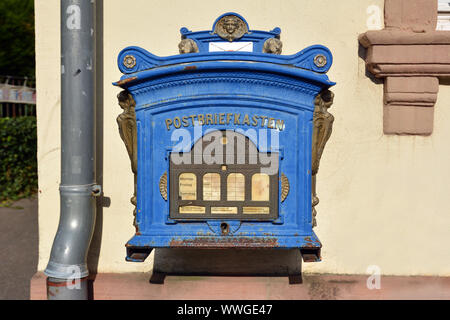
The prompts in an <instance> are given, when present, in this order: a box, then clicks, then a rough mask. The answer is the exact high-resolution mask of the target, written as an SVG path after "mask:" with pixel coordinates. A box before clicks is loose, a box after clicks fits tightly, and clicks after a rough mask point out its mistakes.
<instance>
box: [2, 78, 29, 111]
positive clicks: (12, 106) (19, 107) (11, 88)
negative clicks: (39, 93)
mask: <svg viewBox="0 0 450 320" xmlns="http://www.w3.org/2000/svg"><path fill="white" fill-rule="evenodd" d="M21 116H36V82H35V80H34V79H30V78H27V77H20V78H19V77H12V76H0V117H21Z"/></svg>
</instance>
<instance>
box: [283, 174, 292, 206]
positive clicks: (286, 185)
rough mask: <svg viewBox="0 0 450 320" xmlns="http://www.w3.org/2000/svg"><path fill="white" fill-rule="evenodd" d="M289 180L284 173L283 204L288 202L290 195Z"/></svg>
mask: <svg viewBox="0 0 450 320" xmlns="http://www.w3.org/2000/svg"><path fill="white" fill-rule="evenodd" d="M289 189H290V186H289V179H288V178H287V177H286V176H285V175H284V173H282V174H281V202H284V200H286V197H287V196H288V194H289Z"/></svg>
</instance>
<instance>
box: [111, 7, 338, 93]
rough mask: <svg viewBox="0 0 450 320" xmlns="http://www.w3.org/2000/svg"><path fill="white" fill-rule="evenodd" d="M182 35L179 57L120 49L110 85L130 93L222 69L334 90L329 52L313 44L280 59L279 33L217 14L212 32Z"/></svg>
mask: <svg viewBox="0 0 450 320" xmlns="http://www.w3.org/2000/svg"><path fill="white" fill-rule="evenodd" d="M180 32H181V38H182V42H181V43H180V52H182V53H183V54H178V55H173V56H168V57H159V56H156V55H154V54H152V53H150V52H148V51H146V50H145V49H142V48H140V47H135V46H130V47H127V48H125V49H123V50H122V51H121V52H120V53H119V56H118V67H119V69H120V71H121V72H122V73H123V74H124V75H123V76H122V77H121V79H120V81H118V82H116V83H114V85H117V86H120V87H122V88H129V87H130V86H132V85H134V84H136V83H139V82H142V81H146V80H150V79H152V78H154V77H155V76H159V75H163V74H165V75H168V74H170V73H171V72H174V73H180V72H184V71H189V68H191V69H190V70H192V69H193V68H196V69H204V70H207V69H210V68H216V67H218V68H223V67H224V66H227V67H230V68H237V69H239V68H243V69H247V68H252V69H253V70H255V72H258V71H265V72H274V73H277V74H286V75H287V76H290V77H297V78H300V79H305V80H306V81H312V82H316V83H319V84H321V86H323V87H324V88H325V87H330V86H332V85H334V82H331V81H330V80H329V79H328V77H327V76H326V75H325V73H326V72H327V71H328V70H329V69H330V67H331V65H332V63H333V56H332V54H331V52H330V50H329V49H328V48H326V47H324V46H322V45H313V46H310V47H307V48H305V49H303V50H302V51H300V52H298V53H296V54H293V55H281V54H280V53H281V46H282V44H281V41H280V40H279V38H280V33H281V30H280V28H275V29H273V30H271V31H259V30H250V29H249V26H248V23H247V22H246V21H245V19H244V18H243V17H242V16H240V15H239V14H237V13H233V12H229V13H225V14H223V15H221V16H220V17H219V18H217V19H216V21H215V22H214V25H213V27H212V30H211V31H197V32H192V31H189V30H188V29H187V28H181V30H180ZM225 62H233V64H225ZM236 62H239V63H236ZM250 64H251V67H249V66H250Z"/></svg>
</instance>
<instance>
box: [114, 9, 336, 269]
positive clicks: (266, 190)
mask: <svg viewBox="0 0 450 320" xmlns="http://www.w3.org/2000/svg"><path fill="white" fill-rule="evenodd" d="M280 33H281V30H280V29H279V28H275V29H273V30H271V31H259V30H250V29H249V26H248V24H247V22H246V20H245V19H244V18H243V17H242V16H240V15H239V14H236V13H225V14H223V15H221V16H220V17H218V18H217V19H216V21H215V22H214V24H213V27H212V29H211V30H206V31H195V32H192V31H190V30H188V29H186V28H182V29H181V42H180V44H179V52H180V54H178V55H173V56H169V57H158V56H155V55H153V54H151V53H150V52H148V51H146V50H144V49H142V48H139V47H127V48H125V49H123V50H122V51H121V52H120V54H119V57H118V66H119V69H120V71H121V72H122V73H123V76H122V77H121V79H120V81H118V82H116V83H114V84H115V85H116V86H119V87H121V88H123V89H124V91H122V92H121V93H120V94H119V95H118V99H119V104H120V106H121V107H122V108H123V113H122V114H120V115H119V117H118V119H117V121H118V124H119V131H120V134H121V137H122V139H123V141H124V142H125V145H126V147H127V151H128V154H129V156H130V160H131V167H132V170H133V172H134V174H135V190H134V194H133V196H132V198H131V202H132V203H133V205H135V212H134V215H135V220H134V225H135V227H136V234H135V235H134V236H133V237H132V238H131V239H130V240H129V241H128V243H127V244H126V249H127V256H126V259H127V260H128V261H135V262H139V261H144V260H145V258H146V257H147V256H148V255H149V254H150V252H151V250H152V249H153V248H183V247H192V248H250V249H256V248H278V249H294V248H296V249H299V250H300V252H301V254H302V256H303V259H304V261H320V249H321V246H322V245H321V243H320V241H319V239H318V237H317V236H316V234H315V233H314V231H313V227H314V226H315V224H316V210H315V206H316V205H317V203H318V197H317V194H316V179H315V178H316V174H317V172H318V167H319V161H320V158H321V155H322V152H323V149H324V146H325V143H326V142H327V140H328V138H329V137H330V134H331V126H332V124H333V116H332V115H331V114H330V113H328V108H329V107H330V106H331V104H332V102H333V93H332V92H331V91H329V90H328V89H329V88H330V87H331V86H333V85H334V83H333V82H331V81H330V80H329V79H328V77H327V75H326V72H327V71H328V70H329V68H330V67H331V64H332V54H331V52H330V51H329V50H328V49H327V48H326V47H324V46H321V45H313V46H310V47H308V48H306V49H304V50H302V51H300V52H298V53H296V54H293V55H282V54H281V50H282V42H281V40H280Z"/></svg>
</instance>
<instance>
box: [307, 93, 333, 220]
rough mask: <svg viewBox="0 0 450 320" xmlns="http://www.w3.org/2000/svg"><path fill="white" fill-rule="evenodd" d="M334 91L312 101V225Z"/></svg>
mask: <svg viewBox="0 0 450 320" xmlns="http://www.w3.org/2000/svg"><path fill="white" fill-rule="evenodd" d="M333 99H334V93H333V92H331V91H330V90H325V91H322V92H321V93H319V94H318V95H317V97H316V99H315V101H314V104H315V109H314V116H313V138H312V161H311V163H312V165H311V168H312V170H311V175H312V186H311V191H312V217H313V219H312V224H313V227H315V226H316V225H317V221H316V215H317V211H316V208H315V206H316V205H317V204H318V203H319V198H318V197H317V192H316V176H317V172H318V171H319V165H320V158H321V157H322V153H323V150H324V149H325V145H326V143H327V141H328V139H329V138H330V136H331V132H332V130H333V122H334V117H333V115H332V114H331V113H329V112H328V109H329V108H330V107H331V105H332V104H333Z"/></svg>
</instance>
